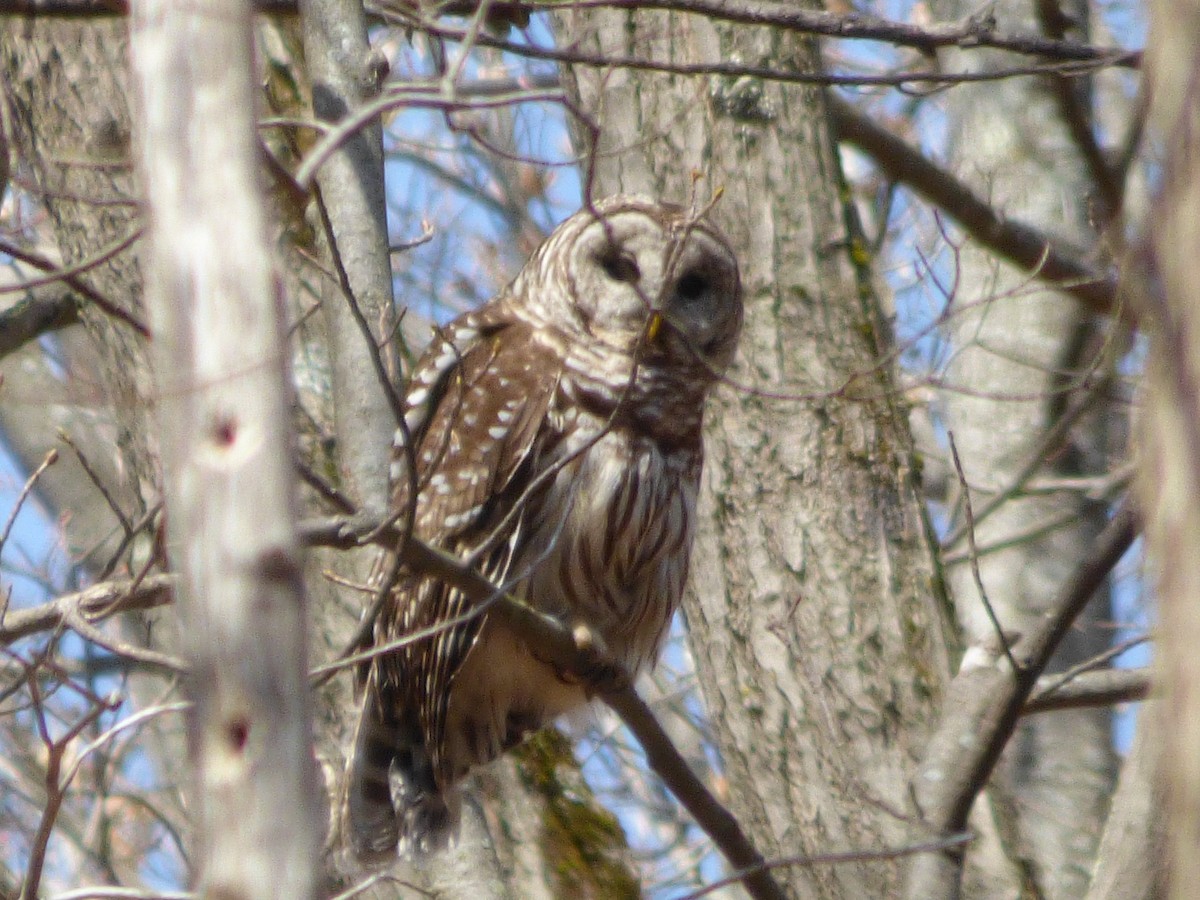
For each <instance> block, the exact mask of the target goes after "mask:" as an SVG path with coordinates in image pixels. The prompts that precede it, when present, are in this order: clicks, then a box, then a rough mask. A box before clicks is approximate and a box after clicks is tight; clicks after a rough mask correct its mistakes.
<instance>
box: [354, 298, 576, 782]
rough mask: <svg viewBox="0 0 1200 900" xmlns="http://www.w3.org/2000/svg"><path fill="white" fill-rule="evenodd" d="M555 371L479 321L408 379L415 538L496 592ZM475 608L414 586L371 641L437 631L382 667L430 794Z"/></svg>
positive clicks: (474, 631)
mask: <svg viewBox="0 0 1200 900" xmlns="http://www.w3.org/2000/svg"><path fill="white" fill-rule="evenodd" d="M560 370H561V367H560V364H559V362H558V357H557V356H555V355H554V354H553V353H551V352H550V351H549V350H547V349H546V348H545V347H544V346H543V345H542V344H540V343H539V342H538V341H537V340H535V339H534V337H533V333H532V329H531V328H530V326H528V325H527V324H525V323H523V322H521V321H520V320H512V319H508V320H505V319H503V318H501V317H499V316H495V315H494V314H493V316H492V317H489V316H488V314H487V312H486V311H485V312H482V313H476V314H474V315H471V316H466V317H464V318H462V319H460V320H457V321H456V322H455V323H453V324H452V325H451V326H450V327H448V328H447V329H446V330H445V332H444V333H443V334H442V336H441V337H440V339H439V340H438V341H437V342H436V343H435V346H434V347H432V348H431V350H430V351H429V352H428V353H427V354H426V356H425V365H424V366H421V367H418V369H417V371H416V372H415V373H414V379H413V385H414V387H413V389H412V390H411V391H410V393H409V399H410V410H409V415H408V417H407V418H408V420H409V421H410V424H412V425H415V426H416V429H415V430H416V432H417V433H416V434H414V435H413V439H414V443H415V447H416V454H415V461H416V470H417V483H418V495H417V501H416V510H415V515H414V519H413V533H414V535H415V536H416V537H417V538H419V539H420V540H422V541H425V542H427V543H428V544H430V545H431V546H433V547H436V548H438V549H442V550H447V551H450V552H452V553H454V554H455V555H457V556H459V557H461V558H465V557H467V556H470V555H471V554H476V553H478V558H477V559H476V561H475V562H476V565H477V567H478V569H479V571H480V572H481V574H483V575H484V576H485V577H487V578H489V579H490V580H491V581H492V582H493V583H495V584H497V585H501V584H503V582H504V581H505V579H506V578H508V577H509V575H510V566H511V562H512V560H513V558H514V557H515V555H516V551H517V549H518V547H519V545H520V542H521V539H522V537H521V536H522V533H523V531H524V529H523V527H522V526H523V521H524V519H525V510H522V509H520V508H519V506H518V504H519V500H520V498H521V497H522V495H523V494H524V493H525V491H526V488H527V487H529V485H530V483H531V481H532V478H533V474H534V472H535V471H536V469H537V466H536V465H535V461H536V460H537V458H538V457H539V456H540V455H542V454H543V453H544V452H545V450H546V449H547V448H546V446H545V445H546V442H547V441H553V440H556V439H557V437H556V435H555V434H553V433H552V432H551V429H549V428H548V426H547V410H548V408H549V405H550V402H551V398H552V396H553V394H554V390H555V387H556V384H557V381H558V377H559V373H560ZM421 404H424V409H423V410H422V409H421V408H420V405H421ZM405 502H408V487H407V483H402V484H398V485H397V489H396V492H395V496H394V503H396V504H402V503H405ZM473 605H474V601H472V600H471V599H470V598H468V597H467V596H465V595H464V594H463V593H462V592H461V591H459V590H457V589H456V588H453V587H451V586H449V585H446V584H444V583H442V582H440V581H437V580H436V579H431V578H420V577H413V578H410V579H407V580H406V581H405V582H403V583H402V584H401V585H400V586H399V588H398V589H397V592H396V595H395V603H394V605H392V606H391V608H389V609H388V610H386V611H385V613H384V614H383V615H382V616H381V621H380V623H379V624H380V627H381V629H382V631H383V634H378V635H377V640H380V639H381V638H382V639H383V640H391V639H394V638H396V637H400V636H404V635H410V634H414V633H417V632H420V631H423V630H425V629H431V628H436V626H439V625H441V626H443V627H441V628H439V629H437V630H436V633H435V634H434V635H433V636H431V637H428V638H425V639H421V640H417V641H415V642H413V643H412V644H410V645H408V646H406V647H404V648H403V649H401V650H400V651H398V652H397V653H395V654H389V655H388V656H385V657H383V658H382V659H381V660H380V661H379V663H380V665H381V667H382V669H383V672H382V673H381V674H383V675H384V677H385V679H386V680H387V681H389V682H390V683H391V684H392V685H394V687H395V689H396V690H397V693H398V699H399V698H402V699H400V703H401V705H402V706H403V707H404V708H405V711H406V712H407V713H408V715H410V716H411V715H412V713H413V712H414V711H415V712H416V713H417V719H418V722H419V728H420V731H421V732H422V738H423V742H424V745H425V748H426V751H427V752H428V754H429V760H428V762H429V765H430V768H431V769H432V774H433V777H434V780H435V782H436V784H437V785H438V786H441V785H443V784H449V783H450V782H451V781H452V780H453V778H454V775H453V773H450V772H446V771H444V770H443V769H444V760H443V759H442V757H441V748H442V746H443V744H444V730H445V718H446V712H447V707H448V700H449V696H450V689H451V686H452V683H453V680H454V677H455V674H456V672H457V671H458V669H459V668H460V667H461V665H462V664H463V662H464V660H465V659H466V656H467V654H468V653H469V652H470V649H471V647H472V646H473V645H474V642H475V641H476V639H477V638H478V636H479V633H480V630H481V628H482V627H483V623H484V620H485V615H483V614H481V615H478V616H474V617H471V616H469V613H470V611H471V609H472V607H473ZM464 616H465V617H466V618H465V620H463V621H459V620H460V619H463V617H464Z"/></svg>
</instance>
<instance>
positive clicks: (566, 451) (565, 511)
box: [526, 407, 701, 671]
mask: <svg viewBox="0 0 1200 900" xmlns="http://www.w3.org/2000/svg"><path fill="white" fill-rule="evenodd" d="M566 417H567V418H569V419H571V421H570V422H568V423H562V422H559V421H555V419H559V418H561V417H560V416H559V415H557V413H556V410H554V409H552V410H551V416H550V418H551V422H552V424H554V425H555V426H557V427H562V426H563V425H564V424H565V425H567V426H569V427H566V429H565V431H564V432H563V439H562V440H561V441H560V442H559V443H558V444H557V445H556V446H555V447H554V449H553V452H552V453H551V454H550V456H551V457H552V458H551V459H546V460H544V461H543V462H544V463H545V465H546V466H547V467H549V466H559V467H560V468H559V470H558V472H557V474H556V475H555V476H554V478H553V480H552V481H551V483H550V484H549V486H548V488H547V490H546V494H545V497H544V501H543V503H541V504H539V512H538V515H537V517H536V520H535V521H533V522H531V526H532V528H533V533H532V534H531V538H530V540H529V542H528V544H527V552H526V556H527V558H528V560H529V571H530V573H531V574H530V576H529V578H528V580H527V582H526V596H527V598H528V600H529V602H530V603H532V604H533V605H535V606H537V607H538V608H540V609H542V610H543V611H545V612H548V613H550V614H552V615H556V616H558V617H560V618H562V619H563V620H564V622H567V623H568V624H571V625H574V624H579V623H581V622H582V623H583V624H586V625H588V626H590V627H591V628H593V629H594V630H595V631H596V632H597V634H598V636H599V637H600V638H601V639H602V640H603V641H604V644H605V646H606V648H607V649H608V651H609V652H610V653H611V654H612V655H613V656H615V657H616V658H617V659H618V660H619V661H620V662H621V663H623V664H624V665H625V667H626V668H628V669H629V670H630V671H637V670H639V669H642V668H644V667H646V666H647V665H648V664H649V663H651V662H653V660H654V658H655V656H656V654H657V650H658V647H659V645H660V643H661V641H662V638H663V635H664V634H665V632H666V628H667V626H668V624H669V622H670V619H671V616H672V614H673V613H674V611H675V609H676V608H677V607H678V605H679V601H680V599H681V597H682V594H683V589H684V584H685V582H686V579H687V571H688V562H689V558H690V550H691V543H692V534H693V531H694V524H695V506H696V494H697V490H698V483H699V474H700V464H701V450H700V445H699V443H698V441H697V442H696V443H695V445H694V446H686V447H683V446H675V447H672V448H664V447H663V445H662V444H661V443H660V442H658V441H656V440H654V439H652V438H650V437H648V436H646V435H643V434H637V433H635V432H633V431H632V430H630V429H628V428H622V427H612V422H611V421H610V420H608V419H604V420H602V419H600V418H599V417H597V416H593V415H591V414H589V413H588V412H586V411H582V410H580V409H579V408H578V407H572V411H571V413H569V414H566Z"/></svg>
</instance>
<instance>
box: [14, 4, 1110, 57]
mask: <svg viewBox="0 0 1200 900" xmlns="http://www.w3.org/2000/svg"><path fill="white" fill-rule="evenodd" d="M128 6H129V4H128V0H0V15H22V16H68V17H88V16H100V15H124V14H126V13H127V12H128ZM254 6H255V9H257V10H258V11H259V12H265V13H274V14H285V15H286V14H294V13H296V11H297V0H255V3H254ZM478 7H479V3H478V0H449V2H447V3H443V4H440V5H439V6H438V8H437V9H438V13H439V14H440V15H450V16H465V15H471V14H472V13H473V12H474V11H475V10H476V9H477V8H478ZM367 8H368V10H369V11H371V12H374V13H377V14H378V13H387V12H401V13H405V14H411V12H412V9H411V6H410V5H409V4H404V3H400V2H395V0H378V2H375V3H368V4H367ZM548 9H553V10H560V11H561V10H566V9H618V10H619V9H625V10H649V9H654V10H666V11H673V12H682V13H691V14H694V15H699V16H704V17H706V18H709V19H713V20H716V21H724V22H731V23H734V24H739V25H766V26H770V27H773V28H779V29H781V30H784V31H795V32H799V33H801V34H812V35H818V36H821V37H828V38H837V39H842V40H851V39H854V40H868V41H887V42H888V43H891V44H895V45H896V46H900V47H913V48H916V49H918V50H924V51H932V50H936V49H938V48H940V47H959V48H961V49H964V50H971V49H976V48H981V49H995V50H1007V51H1009V52H1012V53H1020V54H1025V55H1029V56H1040V57H1044V58H1046V59H1056V60H1096V59H1105V58H1107V57H1110V56H1111V55H1112V54H1113V52H1114V51H1119V49H1120V48H1114V47H1095V46H1091V45H1088V44H1083V43H1079V42H1076V41H1070V40H1065V39H1063V38H1061V37H1057V36H1055V37H1045V36H1043V35H1039V34H1002V33H999V32H998V31H997V29H996V20H995V17H994V16H993V15H992V14H991V12H990V10H985V12H984V13H982V14H980V15H975V16H971V17H969V18H967V19H964V20H962V21H960V22H939V23H933V24H930V25H925V26H918V25H912V24H910V23H908V22H899V21H892V20H888V19H884V18H882V17H879V16H873V15H870V14H867V13H861V12H854V13H850V14H848V15H839V14H837V13H830V12H824V11H821V10H815V9H804V8H800V7H794V6H780V5H779V4H777V3H772V2H769V0H648V2H642V0H575V2H564V3H554V2H513V0H497V2H494V3H489V4H488V13H489V17H490V19H494V20H496V21H498V22H514V21H523V20H525V19H527V18H528V16H529V15H530V14H531V13H535V12H539V11H544V10H548Z"/></svg>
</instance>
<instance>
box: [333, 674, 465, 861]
mask: <svg viewBox="0 0 1200 900" xmlns="http://www.w3.org/2000/svg"><path fill="white" fill-rule="evenodd" d="M375 688H376V685H375V684H374V679H373V678H372V679H370V680H369V681H368V684H367V689H366V690H365V691H364V692H363V705H362V711H361V713H360V714H359V720H358V728H357V729H356V731H355V736H354V753H353V755H352V756H351V758H350V767H349V771H348V773H347V775H346V793H345V803H344V804H343V811H344V812H343V834H344V835H345V840H346V843H347V844H348V846H349V849H350V851H351V852H352V853H353V854H354V856H355V858H356V859H357V860H358V861H359V863H362V864H365V865H380V864H384V863H387V862H391V861H393V860H395V859H396V857H397V855H400V856H406V857H411V856H414V855H424V854H428V853H432V852H434V851H435V850H439V849H441V848H443V847H445V846H447V845H448V844H449V843H450V842H451V841H452V840H453V839H454V838H455V836H456V834H457V831H458V818H459V797H458V792H457V791H456V790H454V789H453V788H450V789H448V790H446V791H440V790H438V788H437V785H436V783H435V781H434V777H433V768H432V766H431V765H430V763H429V757H428V754H427V753H426V752H425V745H424V741H423V740H422V739H421V734H420V730H419V729H418V728H416V727H415V726H406V725H405V724H404V723H403V722H402V721H401V720H400V719H398V718H396V717H394V716H392V715H389V712H390V711H392V710H394V709H396V706H395V704H394V703H391V702H388V700H387V699H386V698H383V697H382V696H381V695H380V693H379V691H378V690H377V689H375Z"/></svg>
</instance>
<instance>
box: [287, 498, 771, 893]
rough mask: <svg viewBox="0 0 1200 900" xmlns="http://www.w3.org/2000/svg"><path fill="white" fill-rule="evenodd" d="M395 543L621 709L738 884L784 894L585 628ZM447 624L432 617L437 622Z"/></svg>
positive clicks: (335, 539) (346, 528)
mask: <svg viewBox="0 0 1200 900" xmlns="http://www.w3.org/2000/svg"><path fill="white" fill-rule="evenodd" d="M300 531H301V535H302V538H303V540H304V541H305V542H306V543H308V544H309V545H314V544H319V545H322V546H333V547H342V548H350V547H354V546H359V545H360V544H361V543H363V542H366V543H378V544H379V545H380V546H384V547H395V546H397V543H396V542H397V539H398V537H399V535H398V534H396V533H395V529H394V528H384V527H380V523H379V522H378V521H372V520H368V519H366V518H364V517H354V516H346V517H333V518H329V519H321V520H318V521H313V522H308V523H302V524H301V526H300ZM400 546H401V550H400V553H399V554H398V555H399V556H400V558H401V559H402V560H403V561H404V563H405V565H406V566H407V567H408V568H409V569H410V570H411V571H413V572H418V573H421V574H423V575H427V576H430V577H433V578H438V579H441V580H442V581H444V582H446V583H447V584H450V585H453V586H454V587H456V588H458V589H459V590H461V591H462V592H463V593H465V594H467V595H468V596H469V597H471V598H472V599H473V600H474V601H476V604H477V605H476V607H475V608H474V609H473V610H472V611H471V613H470V614H471V615H480V614H482V613H484V612H486V613H487V614H488V615H489V616H496V617H502V618H503V619H505V620H506V621H507V623H508V624H510V625H511V627H513V628H514V629H519V631H520V633H521V634H522V635H524V637H525V639H526V640H527V641H528V642H529V645H530V646H531V647H532V648H533V650H534V653H535V654H536V655H537V656H538V658H540V659H544V660H545V661H547V662H549V663H550V664H552V665H554V666H555V667H556V668H558V669H560V670H562V671H563V672H566V673H570V674H571V675H572V676H574V677H576V678H578V679H579V680H580V681H582V682H584V683H585V684H586V685H587V686H588V689H589V692H590V693H592V694H594V695H595V696H598V697H599V698H600V699H601V700H603V701H604V702H605V703H606V704H607V705H608V706H609V707H611V708H612V710H613V711H614V712H615V713H616V714H617V715H618V716H620V718H621V720H622V721H623V722H624V723H625V726H626V727H627V728H628V729H629V730H630V731H631V732H632V733H633V735H634V737H636V738H637V740H638V743H639V744H641V746H642V749H643V751H644V752H645V754H646V760H647V763H648V764H649V766H650V768H651V769H652V770H653V771H654V772H655V774H657V775H658V776H659V778H661V779H662V780H663V783H664V784H665V785H666V786H667V787H668V788H669V789H670V790H671V793H673V794H674V795H675V797H676V799H677V800H679V802H680V803H681V804H683V806H684V808H686V809H687V811H688V812H689V813H690V814H691V815H692V817H693V818H694V819H695V820H696V823H697V824H698V825H699V826H700V827H701V828H702V829H703V830H704V832H705V833H706V834H707V835H708V836H709V837H710V838H711V839H712V841H713V843H714V844H716V845H717V847H718V849H720V851H721V853H722V854H723V855H724V856H725V858H726V859H727V860H728V861H729V864H730V866H731V867H732V868H733V869H735V870H739V871H740V870H745V872H746V875H745V881H744V883H745V885H746V889H747V890H748V891H749V892H750V894H751V896H753V897H756V898H763V897H780V898H782V897H784V896H785V895H784V894H783V892H782V891H781V890H780V888H779V886H778V885H777V884H776V883H775V880H774V879H773V878H772V877H771V876H770V874H769V865H768V863H767V862H766V860H765V859H764V858H763V856H762V854H761V853H759V852H758V850H757V849H755V847H754V846H753V844H751V843H750V840H749V838H747V837H746V835H745V832H744V831H743V830H742V828H741V825H740V824H739V823H738V821H737V819H736V818H735V817H734V815H733V814H732V813H731V812H729V810H728V809H726V808H725V806H723V805H722V804H721V802H720V801H719V800H717V798H716V797H714V796H713V794H712V792H711V791H710V790H709V789H708V787H707V786H706V785H705V784H704V782H703V781H701V780H700V779H699V778H698V777H697V776H696V775H695V773H693V772H692V770H691V768H690V767H689V766H688V764H687V761H686V760H684V758H683V756H682V754H680V752H679V751H678V750H677V749H676V747H675V745H674V744H673V743H672V741H671V739H670V738H669V737H668V736H667V734H666V732H665V731H664V730H663V728H662V725H660V724H659V722H658V719H657V718H656V717H655V715H654V713H653V712H652V711H651V710H650V707H649V706H647V705H646V703H645V701H644V700H642V698H641V697H640V696H638V693H637V691H636V690H634V688H633V686H632V684H631V683H630V679H629V676H628V674H627V673H625V672H624V671H623V670H622V669H621V668H620V666H618V665H617V664H616V663H614V662H612V661H609V660H607V659H605V658H604V657H603V656H602V654H601V653H600V652H598V651H597V649H596V647H595V646H593V645H592V644H591V642H590V641H589V640H588V637H587V636H586V635H580V634H573V633H572V632H570V631H568V630H567V629H565V628H563V627H562V626H561V625H560V624H559V623H558V622H557V621H556V620H554V619H552V618H550V617H549V616H546V615H543V614H542V613H540V612H538V611H537V610H535V609H533V608H531V607H530V606H528V605H526V604H524V603H521V602H520V601H518V600H514V599H513V598H512V597H509V596H508V595H506V594H504V593H503V592H502V591H500V590H499V589H498V588H497V587H496V586H495V585H493V584H492V583H491V582H490V581H488V580H487V579H486V578H484V577H483V576H482V575H480V574H479V573H478V572H476V571H475V570H474V569H472V568H470V567H469V566H466V565H463V564H462V563H461V562H460V561H459V560H458V559H457V558H455V557H453V556H451V555H450V554H447V553H443V552H440V551H438V550H435V549H434V548H432V547H429V546H427V545H425V544H423V543H421V542H420V541H417V540H415V539H409V540H408V541H406V542H404V543H403V544H402V545H400ZM452 624H453V623H439V628H444V627H448V625H452ZM424 637H427V636H426V635H410V636H406V637H405V638H404V640H413V639H419V638H424ZM581 638H582V639H581ZM391 649H392V648H391V647H388V646H384V647H375V648H372V649H371V650H370V651H368V654H366V655H371V656H374V655H378V654H379V653H383V652H389V651H390V650H391ZM363 655H364V654H356V655H354V656H351V657H347V658H345V659H341V660H338V661H336V662H334V663H331V664H330V665H329V666H323V667H321V668H320V669H318V670H315V673H314V674H320V675H325V674H327V673H328V672H329V670H330V669H331V668H345V667H348V666H353V665H356V664H357V663H358V662H360V661H361V657H362V656H363Z"/></svg>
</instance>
